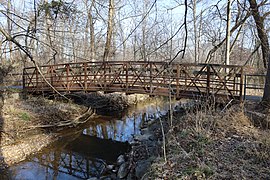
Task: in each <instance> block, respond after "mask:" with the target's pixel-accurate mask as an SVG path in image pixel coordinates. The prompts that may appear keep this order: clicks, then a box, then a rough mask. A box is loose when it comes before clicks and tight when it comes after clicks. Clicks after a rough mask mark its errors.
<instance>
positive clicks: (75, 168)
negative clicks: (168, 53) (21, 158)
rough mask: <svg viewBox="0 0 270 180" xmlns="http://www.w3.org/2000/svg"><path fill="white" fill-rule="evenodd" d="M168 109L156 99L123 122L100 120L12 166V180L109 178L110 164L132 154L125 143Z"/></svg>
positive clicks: (131, 112) (128, 113) (107, 118)
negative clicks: (119, 157) (129, 153)
mask: <svg viewBox="0 0 270 180" xmlns="http://www.w3.org/2000/svg"><path fill="white" fill-rule="evenodd" d="M175 105H177V102H174V103H173V107H174V106H175ZM168 110H169V103H168V100H166V99H156V100H154V101H152V102H146V103H140V104H138V105H137V106H135V107H133V108H130V109H129V111H128V112H127V113H126V115H124V116H123V117H122V118H120V119H117V118H112V117H97V118H96V119H93V120H91V121H90V122H89V123H88V124H86V125H85V126H84V127H83V128H82V129H81V130H79V131H78V132H72V133H71V135H69V136H64V137H63V138H62V139H61V140H60V141H58V142H57V143H56V144H53V145H52V146H51V147H49V148H47V149H44V150H43V151H42V152H40V153H39V154H37V155H34V156H32V157H29V158H28V159H27V160H26V161H25V162H22V163H20V164H18V165H16V166H13V167H11V168H10V172H11V176H12V179H20V180H21V179H27V180H32V179H33V180H36V179H39V180H47V179H48V180H51V179H59V180H62V179H63V180H69V179H72V180H73V179H88V178H90V177H101V176H107V175H109V174H108V173H110V171H106V165H108V164H114V163H115V162H116V159H117V157H118V156H119V155H120V154H124V153H125V152H128V150H129V148H130V147H129V144H128V143H125V142H126V141H131V140H132V138H133V136H134V135H136V134H139V133H140V127H141V126H142V125H143V124H144V122H146V121H153V120H154V119H156V118H157V117H159V116H161V115H164V114H165V113H167V112H168ZM68 133H69V134H70V132H68Z"/></svg>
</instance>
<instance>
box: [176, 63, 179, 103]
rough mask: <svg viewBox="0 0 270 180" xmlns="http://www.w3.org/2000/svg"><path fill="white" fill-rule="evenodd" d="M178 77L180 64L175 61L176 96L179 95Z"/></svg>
mask: <svg viewBox="0 0 270 180" xmlns="http://www.w3.org/2000/svg"><path fill="white" fill-rule="evenodd" d="M179 79H180V64H179V63H177V69H176V98H179V97H180V89H179V88H180V87H179V85H180V84H179Z"/></svg>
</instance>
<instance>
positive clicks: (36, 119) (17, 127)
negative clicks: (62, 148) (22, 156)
mask: <svg viewBox="0 0 270 180" xmlns="http://www.w3.org/2000/svg"><path fill="white" fill-rule="evenodd" d="M86 109H87V108H86V107H84V106H79V105H76V104H72V103H64V102H60V101H52V100H48V99H45V98H30V99H28V100H21V99H17V100H14V99H7V100H6V102H5V105H4V107H3V117H2V118H3V125H2V136H1V145H2V146H3V145H9V144H12V143H15V142H16V141H18V140H20V139H21V138H24V137H27V136H28V135H33V134H40V133H43V131H44V130H43V129H40V128H32V127H34V126H42V125H48V124H57V123H60V122H64V121H67V120H72V119H76V117H78V116H80V115H81V114H82V113H83V112H85V111H86ZM30 127H31V128H30Z"/></svg>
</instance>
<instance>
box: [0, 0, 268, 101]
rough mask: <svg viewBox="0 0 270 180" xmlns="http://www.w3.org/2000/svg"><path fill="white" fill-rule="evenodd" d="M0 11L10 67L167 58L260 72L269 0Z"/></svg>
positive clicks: (90, 1)
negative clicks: (234, 65)
mask: <svg viewBox="0 0 270 180" xmlns="http://www.w3.org/2000/svg"><path fill="white" fill-rule="evenodd" d="M0 14H1V15H0V18H1V24H0V32H1V35H0V42H1V52H0V57H1V64H12V67H13V68H15V69H17V71H21V69H22V67H25V66H33V63H34V64H36V65H44V64H59V63H69V62H80V61H167V62H172V61H174V62H188V63H217V64H237V65H246V66H247V67H248V70H249V73H266V72H267V66H268V59H269V32H270V31H269V30H270V23H269V22H270V2H269V1H268V0H235V1H231V0H228V1H225V0H214V1H209V0H169V1H168V0H138V1H137V0H136V1H133V0H126V1H120V0H55V1H54V0H52V1H51V0H5V1H3V0H2V1H0ZM268 71H270V67H268ZM269 76H270V75H268V76H267V77H268V78H267V79H268V80H267V81H266V86H265V87H266V90H265V92H266V91H267V88H268V91H267V92H270V87H269V85H268V82H269ZM264 99H265V100H267V99H268V100H269V99H270V95H269V93H265V95H264Z"/></svg>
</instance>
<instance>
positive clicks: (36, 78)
mask: <svg viewBox="0 0 270 180" xmlns="http://www.w3.org/2000/svg"><path fill="white" fill-rule="evenodd" d="M35 71H36V88H38V81H39V80H38V69H37V68H35ZM32 81H33V80H32Z"/></svg>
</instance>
